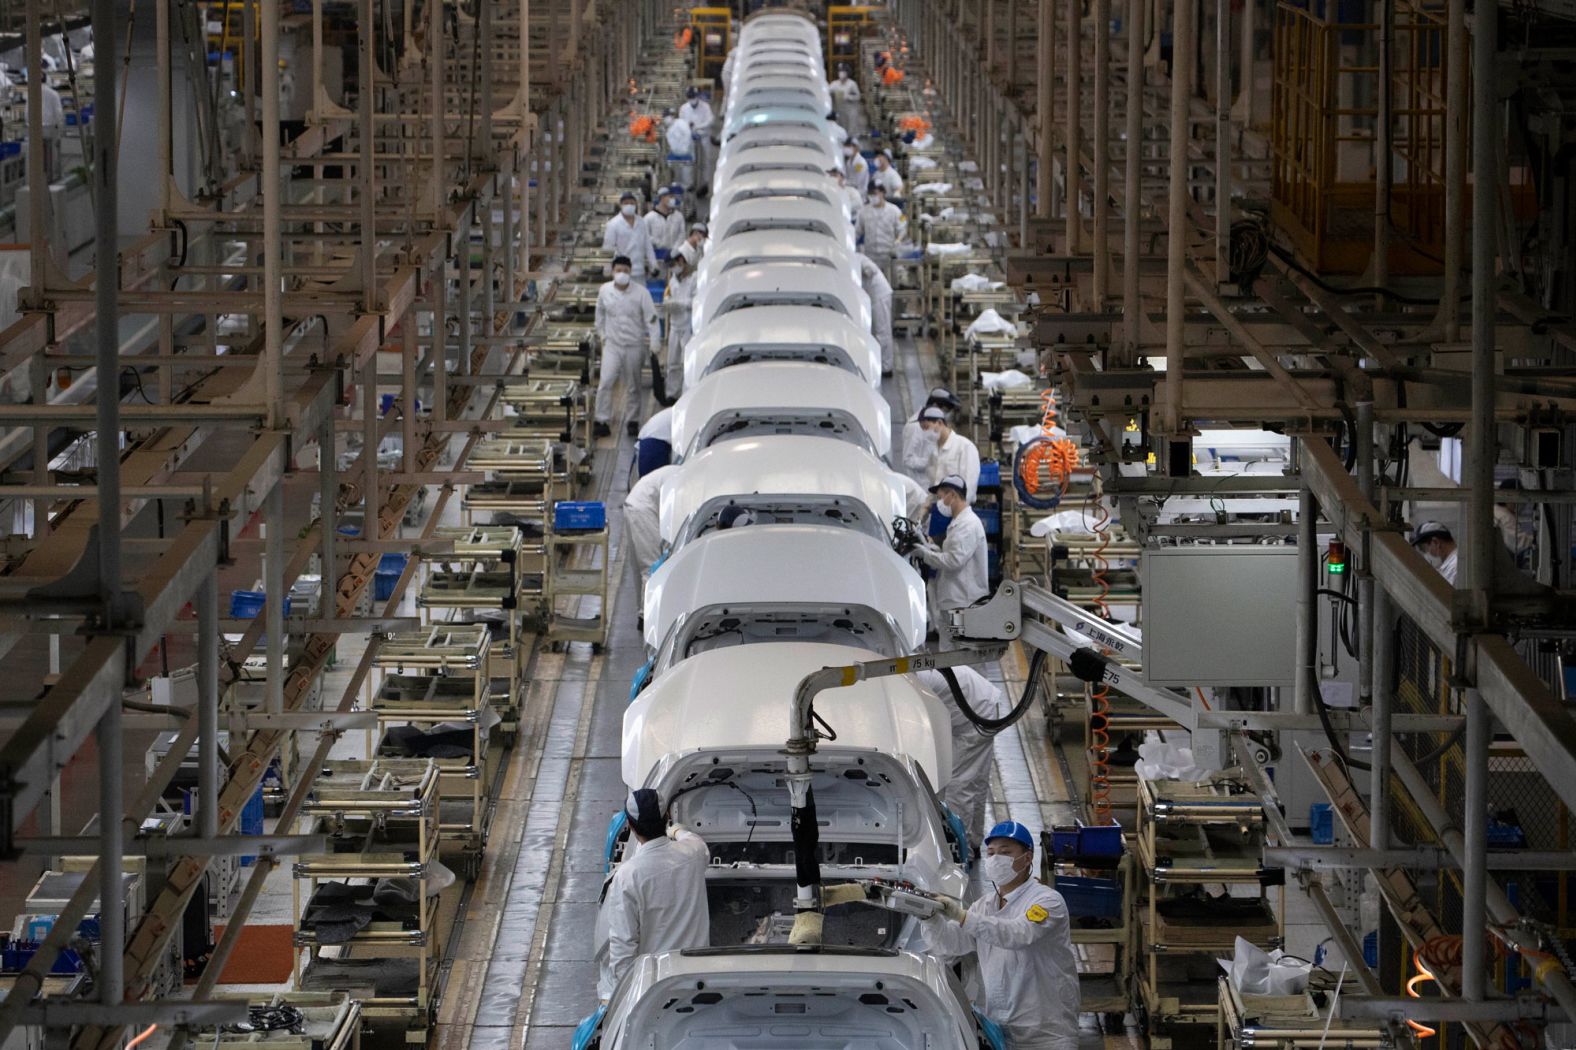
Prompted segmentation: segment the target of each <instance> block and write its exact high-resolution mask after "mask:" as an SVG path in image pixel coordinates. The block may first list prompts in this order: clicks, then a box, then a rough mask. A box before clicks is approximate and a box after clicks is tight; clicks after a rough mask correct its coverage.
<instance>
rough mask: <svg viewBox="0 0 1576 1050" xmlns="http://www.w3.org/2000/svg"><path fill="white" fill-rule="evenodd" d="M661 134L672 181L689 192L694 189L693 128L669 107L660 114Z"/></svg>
mask: <svg viewBox="0 0 1576 1050" xmlns="http://www.w3.org/2000/svg"><path fill="white" fill-rule="evenodd" d="M662 127H663V132H662V133H663V135H664V136H666V138H667V143H668V169H669V170H670V171H672V172H673V182H674V183H675V184H677V185H679V186H682V187H683V188H684V192H686V193H690V192H693V191H694V189H695V129H694V128H693V127H691V126H690V122H689V121H687V120H685V119H683V118H682V117H680V116H678V115H677V114H675V113H674V112H673V111H672V110H671V109H670V110H666V111H665V112H664V113H663V114H662Z"/></svg>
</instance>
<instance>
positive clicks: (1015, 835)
mask: <svg viewBox="0 0 1576 1050" xmlns="http://www.w3.org/2000/svg"><path fill="white" fill-rule="evenodd" d="M996 839H1011V840H1012V841H1014V842H1016V843H1018V845H1020V846H1022V847H1023V848H1024V849H1026V850H1028V851H1029V852H1030V853H1033V852H1034V834H1033V833H1032V832H1031V831H1029V829H1028V828H1026V827H1024V826H1023V825H1022V824H1019V823H1018V822H1017V821H1016V820H1004V821H1002V822H1001V823H1000V824H997V825H996V826H995V827H994V828H991V829H990V832H989V833H988V834H986V836H985V844H986V845H987V846H988V845H990V844H991V843H992V842H993V841H995V840H996Z"/></svg>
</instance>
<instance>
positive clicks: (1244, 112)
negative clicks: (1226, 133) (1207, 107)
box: [1237, 0, 1258, 128]
mask: <svg viewBox="0 0 1576 1050" xmlns="http://www.w3.org/2000/svg"><path fill="white" fill-rule="evenodd" d="M1257 7H1258V5H1257V4H1256V3H1255V2H1254V0H1243V3H1242V13H1241V14H1240V15H1239V16H1238V29H1239V31H1240V32H1241V33H1242V58H1241V63H1242V69H1241V73H1240V76H1241V80H1242V84H1241V85H1240V87H1239V89H1238V91H1237V105H1238V114H1237V115H1238V116H1239V117H1240V118H1241V120H1242V126H1243V127H1244V128H1252V127H1253V102H1254V89H1255V87H1256V85H1255V84H1254V80H1255V77H1254V74H1253V67H1254V62H1253V59H1254V54H1253V21H1254V16H1255V15H1256V14H1257V13H1258V12H1257V10H1256V8H1257Z"/></svg>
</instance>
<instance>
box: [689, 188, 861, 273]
mask: <svg viewBox="0 0 1576 1050" xmlns="http://www.w3.org/2000/svg"><path fill="white" fill-rule="evenodd" d="M757 177H761V176H756V175H748V176H741V177H740V180H739V181H741V182H742V181H744V179H755V178H757ZM788 177H797V173H796V174H795V175H793V176H788ZM762 263H800V264H803V265H806V266H825V267H827V268H828V269H831V270H833V271H835V272H838V273H843V274H846V275H847V276H848V278H849V279H850V280H852V281H858V282H861V287H862V286H863V283H862V281H861V276H860V269H859V255H858V253H856V252H854V251H853V250H852V249H850V248H848V247H846V246H845V245H843V244H841V243H839V242H837V241H835V240H833V239H832V238H830V237H824V236H822V235H821V234H819V233H807V232H805V231H803V230H754V231H752V232H750V233H736V234H734V235H733V236H732V237H729V238H728V239H726V240H717V241H712V242H711V243H709V244H707V245H706V254H705V255H703V256H701V260H700V272H699V273H698V274H697V275H696V277H695V298H696V299H699V298H702V297H703V296H704V295H705V294H706V289H707V288H709V287H710V286H711V283H712V282H713V281H715V280H716V279H717V278H718V277H719V276H721V275H722V274H724V273H726V272H728V271H729V270H733V269H736V268H738V267H740V266H757V265H760V264H762Z"/></svg>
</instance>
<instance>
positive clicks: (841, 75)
mask: <svg viewBox="0 0 1576 1050" xmlns="http://www.w3.org/2000/svg"><path fill="white" fill-rule="evenodd" d="M837 79H838V80H847V79H848V71H847V70H843V69H839V70H838V71H837Z"/></svg>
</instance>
